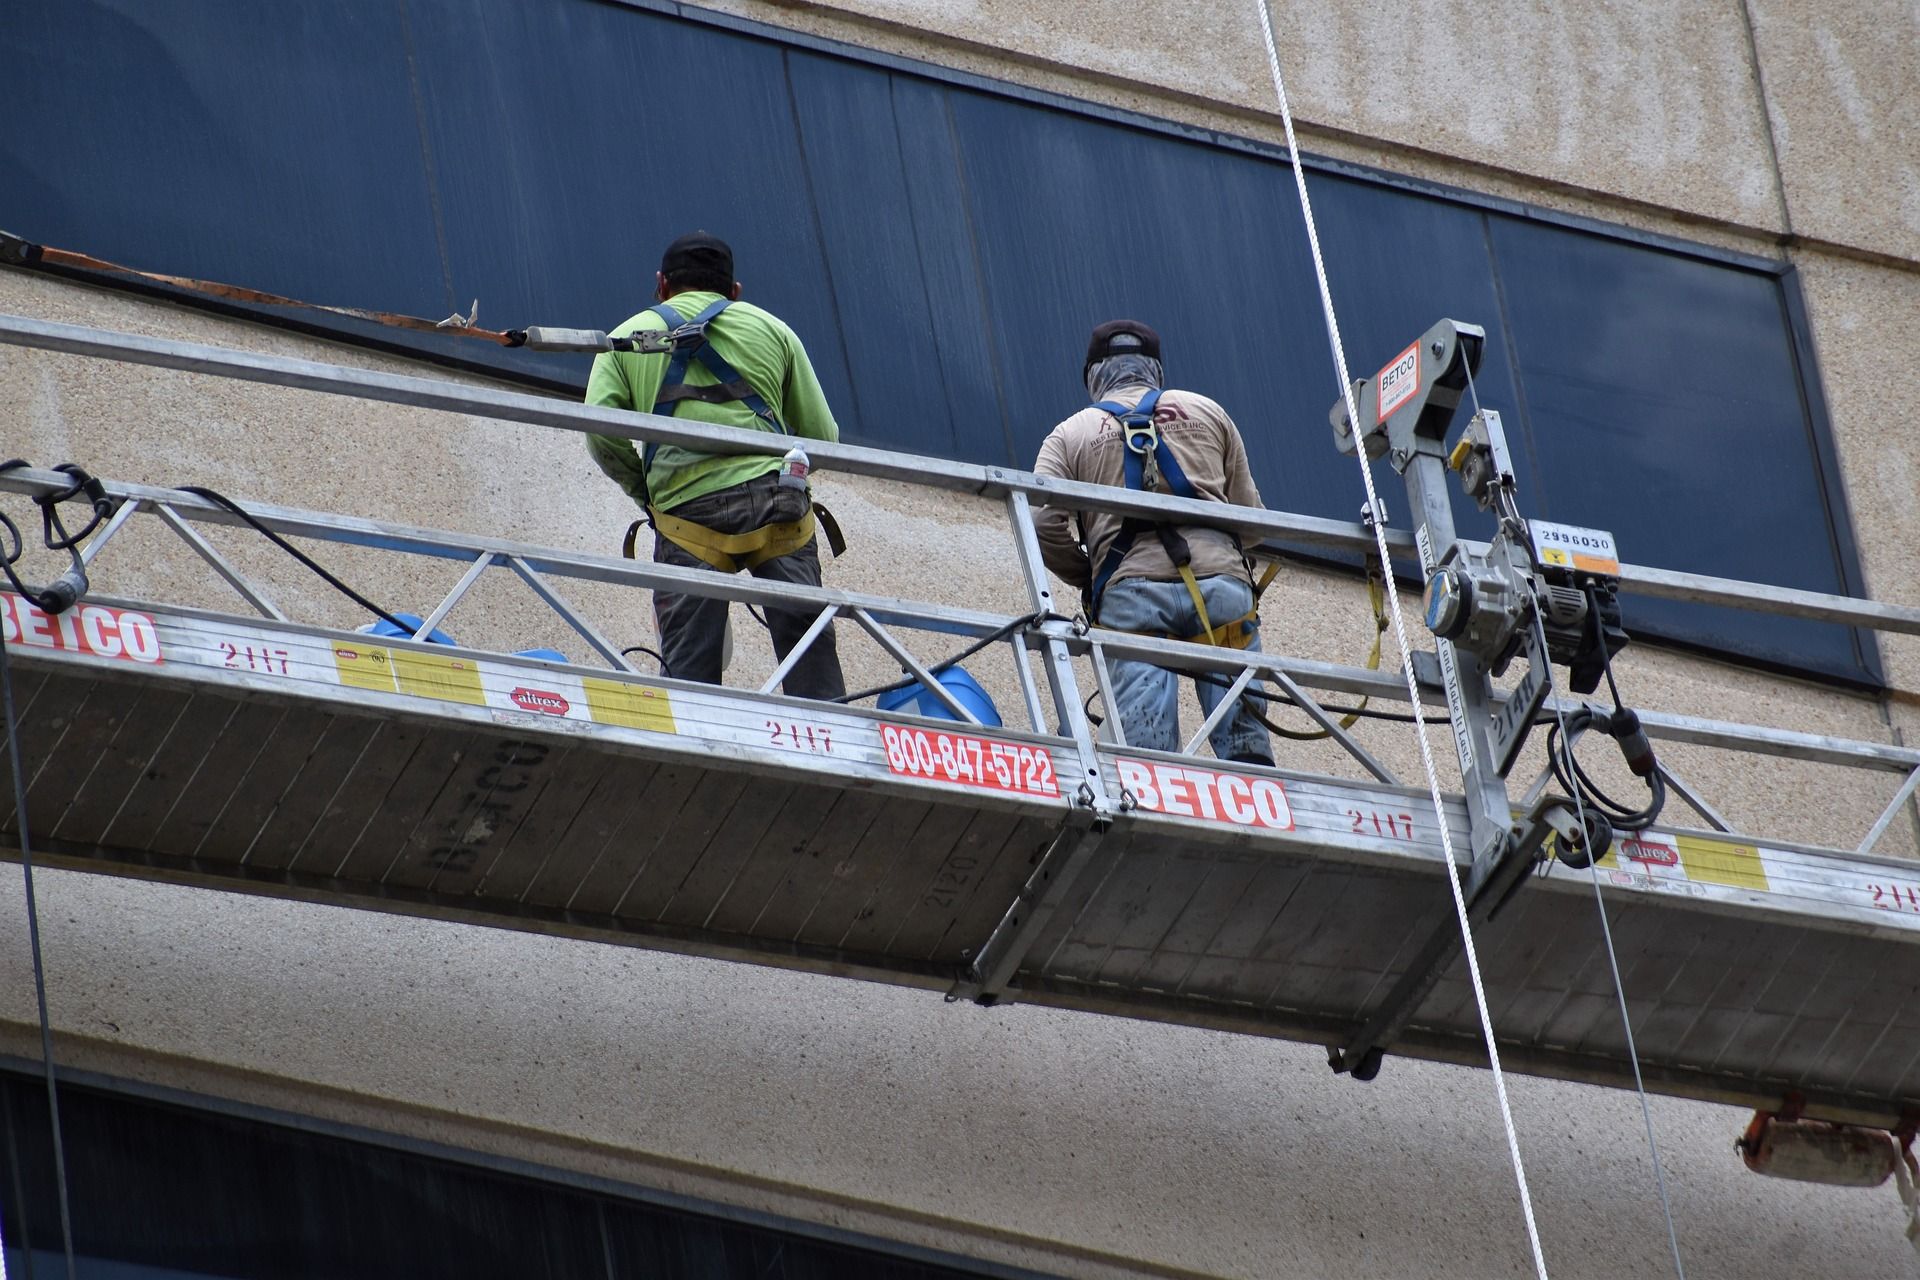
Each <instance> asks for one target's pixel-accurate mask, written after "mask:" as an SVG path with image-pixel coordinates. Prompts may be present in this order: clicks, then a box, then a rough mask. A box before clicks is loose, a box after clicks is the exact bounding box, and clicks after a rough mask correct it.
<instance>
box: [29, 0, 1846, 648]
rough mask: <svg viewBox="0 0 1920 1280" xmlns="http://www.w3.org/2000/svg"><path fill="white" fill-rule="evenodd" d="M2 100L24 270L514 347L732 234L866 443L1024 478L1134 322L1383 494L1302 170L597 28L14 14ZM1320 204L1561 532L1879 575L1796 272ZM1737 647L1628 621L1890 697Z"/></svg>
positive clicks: (783, 53)
mask: <svg viewBox="0 0 1920 1280" xmlns="http://www.w3.org/2000/svg"><path fill="white" fill-rule="evenodd" d="M730 25H731V26H734V27H737V26H738V25H739V24H738V23H731V24H730ZM0 84H4V85H5V86H6V92H7V95H8V100H7V105H8V106H9V107H10V108H11V109H12V115H11V118H10V126H11V127H10V128H9V130H8V131H7V132H6V133H4V134H0V178H3V179H4V185H0V192H4V193H5V194H4V197H3V203H0V225H5V226H7V227H8V228H9V229H11V230H15V231H18V232H20V233H22V234H25V235H27V236H29V237H30V238H34V239H39V240H44V241H46V242H49V243H53V244H57V245H62V246H66V247H72V248H77V249H82V250H85V251H88V252H92V253H95V254H98V255H101V256H104V257H109V258H117V259H120V260H123V261H127V262H129V263H130V264H132V265H136V266H142V267H148V268H151V269H155V270H161V271H166V272H171V273H175V274H181V275H201V276H206V277H210V278H215V279H225V280H231V281H235V282H239V283H245V284H250V285H255V286H258V287H262V288H266V289H271V290H274V291H277V292H282V293H287V294H291V295H294V296H299V297H307V298H310V299H313V300H315V301H320V302H329V303H338V304H345V305H353V306H365V307H378V308H385V309H392V310H401V311H410V312H413V313H416V314H423V315H429V316H431V315H438V314H442V313H443V312H444V311H447V310H452V309H455V308H464V307H465V306H466V305H467V303H468V302H469V301H470V300H472V299H474V298H476V297H477V298H478V299H480V302H481V307H482V315H481V321H482V323H484V324H487V325H489V326H491V327H506V326H512V325H521V324H528V323H550V324H563V325H573V326H586V327H606V326H610V325H612V324H614V323H616V322H618V321H620V320H622V319H624V318H625V317H626V316H628V315H630V314H632V313H633V312H635V311H637V310H639V309H640V308H641V307H642V306H644V305H645V304H646V303H647V302H648V301H650V299H651V293H652V288H653V270H654V267H655V264H656V263H657V260H658V258H657V255H658V253H659V251H660V248H661V247H662V246H663V245H664V244H665V243H666V242H667V241H668V240H670V239H671V238H673V237H674V236H675V235H678V234H680V233H682V232H684V231H687V230H691V229H693V228H695V227H706V228H708V229H711V230H713V231H716V232H718V233H720V234H722V235H724V236H726V237H727V238H728V239H729V240H730V241H732V243H733V245H734V248H735V251H736V257H737V261H738V267H739V273H740V276H741V278H742V280H743V281H744V283H745V286H746V296H747V297H749V298H750V299H752V300H753V301H756V302H759V303H761V304H762V305H765V306H767V307H768V308H769V309H771V310H773V311H774V312H776V313H777V314H779V315H781V316H783V317H784V318H785V319H787V320H788V321H789V323H791V324H792V325H793V326H794V328H795V329H796V331H798V332H799V333H800V334H801V336H802V338H803V339H804V340H805V342H806V343H807V345H808V349H809V351H810V353H811V354H812V356H813V360H814V363H815V366H816V368H817V369H818V370H819V373H820V376H821V380H822V383H823V384H824V385H825V387H826V390H827V393H828V396H829V399H830V400H831V402H832V403H833V406H834V409H835V412H836V415H837V416H838V417H839V418H840V420H841V424H842V428H843V431H844V433H845V435H846V437H847V438H848V439H851V440H857V441H861V442H866V443H873V444H882V445H888V446H892V447H896V448H905V449H911V450H919V451H925V452H928V453H935V454H942V455H946V456H951V457H959V458H964V459H968V460H971V461H978V462H993V463H1012V464H1014V465H1020V466H1025V465H1028V464H1030V463H1031V461H1032V459H1033V456H1034V453H1035V451H1036V450H1037V448H1038V445H1039V441H1040V439H1041V437H1042V436H1043V435H1044V434H1045V432H1046V431H1047V429H1048V428H1049V427H1050V426H1051V425H1052V424H1053V423H1054V422H1056V421H1058V420H1059V419H1060V418H1061V417H1063V416H1065V415H1066V414H1068V413H1070V412H1072V411H1073V410H1074V409H1075V408H1077V407H1078V406H1079V405H1080V404H1081V403H1082V402H1083V400H1084V395H1083V391H1082V389H1081V387H1080V385H1079V379H1078V374H1079V369H1080V362H1081V356H1082V352H1083V350H1084V343H1085V335H1086V333H1087V330H1088V329H1089V328H1090V327H1091V326H1092V325H1093V324H1095V323H1097V322H1099V321H1100V320H1103V319H1109V318H1112V317H1115V316H1119V315H1134V316H1138V317H1140V318H1142V319H1145V320H1148V321H1150V322H1152V323H1153V324H1154V325H1156V326H1157V327H1158V328H1159V329H1160V330H1161V332H1162V333H1163V335H1164V336H1165V338H1166V343H1167V370H1168V376H1169V379H1170V380H1171V381H1172V382H1173V383H1175V384H1177V385H1181V386H1185V387H1189V388H1192V389H1194V390H1198V391H1202V392H1205V393H1206V394H1208V395H1211V396H1212V397H1214V398H1215V399H1217V400H1219V401H1220V402H1221V403H1222V404H1223V405H1224V406H1225V407H1226V408H1227V409H1228V411H1229V412H1231V413H1232V414H1233V415H1234V417H1235V418H1236V420H1237V421H1238V422H1239V423H1240V425H1241V428H1242V431H1243V432H1244V433H1245V435H1246V437H1247V442H1248V448H1249V451H1250V454H1251V457H1252V459H1253V462H1254V467H1255V474H1256V479H1257V480H1258V481H1259V483H1260V487H1261V492H1262V495H1263V496H1264V497H1265V499H1266V501H1267V502H1268V503H1269V504H1270V505H1272V506H1275V507H1284V508H1287V509H1292V510H1298V511H1305V512H1309V513H1312V514H1319V515H1328V516H1336V517H1344V518H1351V517H1353V516H1354V514H1355V513H1356V512H1357V511H1358V509H1359V505H1360V503H1361V501H1362V497H1363V495H1362V490H1361V486H1360V484H1359V481H1358V477H1357V476H1356V475H1355V474H1354V470H1353V465H1352V463H1351V461H1350V460H1348V459H1345V458H1342V457H1340V456H1339V455H1337V454H1336V453H1335V452H1334V451H1333V449H1332V448H1331V445H1330V442H1329V435H1328V431H1327V427H1326V410H1327V407H1328V405H1329V404H1331V403H1332V401H1333V400H1334V399H1335V398H1336V396H1337V395H1338V394H1339V385H1338V380H1337V378H1336V376H1335V374H1334V367H1333V362H1332V360H1331V359H1330V358H1329V353H1328V344H1327V339H1326V335H1325V331H1324V328H1323V325H1322V320H1321V309H1320V303H1319V299H1318V295H1317V290H1316V286H1315V283H1314V279H1313V273H1312V269H1311V263H1310V260H1309V257H1308V254H1307V249H1306V237H1305V232H1304V224H1303V222H1302V219H1301V215H1300V211H1299V207H1298V202H1297V198H1296V196H1295V193H1294V187H1293V181H1292V174H1291V171H1290V170H1289V169H1288V168H1287V166H1286V165H1285V163H1284V162H1282V161H1281V160H1279V159H1276V158H1275V157H1274V156H1272V155H1271V154H1270V153H1268V152H1266V151H1263V149H1262V148H1260V147H1257V146H1254V145H1252V144H1248V143H1245V142H1244V141H1236V140H1213V139H1210V138H1208V137H1204V136H1200V135H1197V134H1195V133H1194V132H1193V131H1190V130H1188V131H1181V130H1177V129H1170V128H1154V127H1148V126H1147V125H1143V123H1142V122H1140V121H1137V120H1131V119H1129V120H1128V121H1127V122H1125V123H1116V122H1114V121H1112V120H1108V119H1101V118H1097V116H1096V115H1095V113H1093V112H1091V111H1089V110H1087V109H1082V108H1074V107H1071V106H1070V105H1062V104H1052V103H1048V102H1044V101H1040V100H1038V99H1037V98H1036V96H1035V95H1034V94H1032V93H1030V92H1014V91H1009V92H1005V93H1002V92H996V91H992V90H991V89H990V88H989V87H985V86H982V85H979V84H967V83H962V82H960V81H958V80H956V79H955V78H954V77H952V76H946V75H939V74H938V73H930V76H922V75H917V74H914V72H913V69H912V67H911V65H910V64H902V63H899V62H898V61H897V60H893V61H890V60H886V59H879V58H876V57H873V56H864V57H861V58H854V57H847V56H840V55H838V54H836V53H834V52H831V51H826V50H822V49H821V48H820V47H819V45H818V43H817V42H807V41H803V40H797V39H790V38H787V37H778V38H775V37H773V36H771V35H770V34H769V33H764V32H763V33H758V34H750V33H743V32H741V31H739V30H734V29H729V23H727V22H718V23H709V22H705V21H697V20H689V19H688V18H687V17H685V16H682V15H679V14H677V13H672V12H662V11H657V10H648V9H644V8H635V7H632V6H627V5H619V4H607V3H600V2H598V0H547V2H546V3H541V4H522V5H500V4H494V3H490V2H489V0H390V3H387V4H381V5H374V4H371V3H349V2H348V0H309V3H306V4H303V5H301V6H297V7H292V8H287V9H284V10H283V9H280V8H277V7H275V8H271V9H269V8H266V7H262V6H259V5H256V4H253V3H249V2H247V0H205V2H204V3H202V4H199V5H195V6H185V7H169V8H168V9H166V10H165V11H164V15H163V16H154V13H153V11H151V10H150V9H149V8H148V7H147V6H142V5H139V4H137V3H134V2H133V0H16V4H15V6H14V13H13V14H12V15H11V17H10V23H9V38H8V40H7V41H6V42H5V43H4V44H0ZM1216 142H1219V143H1220V144H1219V145H1215V143H1216ZM1313 191H1314V200H1315V211H1316V214H1317V217H1318V224H1319V228H1320V233H1321V236H1322V239H1323V247H1324V249H1325V254H1326V260H1327V266H1328V271H1329V275H1330V278H1331V282H1332V286H1333V290H1334V297H1335V302H1336V304H1337V306H1338V308H1339V313H1340V317H1341V321H1342V325H1343V331H1344V338H1345V346H1346V351H1347V354H1348V357H1349V363H1350V366H1351V371H1352V372H1353V373H1355V374H1359V375H1363V376H1364V375H1370V374H1371V373H1372V372H1373V371H1374V370H1375V369H1376V368H1377V367H1378V366H1379V364H1380V363H1382V362H1383V361H1385V360H1386V359H1387V358H1388V357H1390V356H1391V355H1393V354H1394V353H1395V352H1397V351H1398V350H1400V349H1401V347H1403V346H1404V345H1405V344H1406V342H1408V341H1409V340H1410V339H1411V338H1412V337H1414V336H1415V335H1417V334H1419V333H1420V332H1422V331H1424V330H1425V329H1426V327H1427V326H1428V325H1429V324H1430V323H1431V322H1432V321H1433V320H1434V319H1436V318H1438V317H1440V316H1442V315H1450V316H1453V317H1456V318H1458V319H1462V320H1468V321H1473V322H1476V323H1479V324H1482V325H1484V326H1485V327H1486V328H1487V330H1488V334H1489V339H1490V340H1489V344H1488V348H1487V352H1486V358H1485V361H1484V363H1483V366H1482V369H1481V372H1480V376H1479V383H1478V386H1479V390H1480V392H1481V396H1482V398H1483V399H1484V400H1485V401H1486V402H1487V403H1488V404H1489V405H1492V406H1495V407H1498V408H1500V409H1501V410H1502V411H1503V413H1504V414H1505V415H1506V419H1507V422H1508V427H1509V432H1510V435H1511V437H1512V440H1513V443H1514V445H1515V449H1516V455H1517V458H1516V460H1517V462H1518V463H1519V464H1520V465H1521V467H1522V471H1523V474H1522V476H1521V479H1522V482H1523V485H1524V497H1525V500H1526V504H1527V506H1528V508H1529V509H1530V510H1532V511H1535V512H1538V513H1540V514H1545V515H1548V516H1550V517H1552V518H1557V519H1563V520H1568V521H1573V522H1577V523H1591V524H1598V525H1604V526H1608V527H1612V528H1614V529H1616V531H1618V532H1619V533H1620V535H1621V538H1622V544H1623V546H1624V547H1625V549H1626V551H1627V554H1628V556H1629V558H1632V559H1636V560H1639V561H1642V562H1646V563H1656V564H1670V565H1673V566H1675V567H1679V568H1686V569H1692V570H1696V571H1701V572H1708V573H1717V574H1726V575H1729V576H1740V577H1752V578H1757V579H1761V580H1767V581H1779V582H1784V583H1789V584H1791V585H1796V586H1807V587H1813V588H1816V589H1820V590H1845V589H1847V586H1848V585H1849V584H1851V583H1852V582H1853V581H1854V578H1853V576H1851V575H1849V573H1848V572H1847V565H1848V564H1849V563H1850V559H1849V557H1850V554H1851V547H1850V542H1849V539H1850V537H1851V533H1850V531H1849V530H1848V529H1847V527H1846V518H1845V512H1844V510H1843V508H1842V507H1841V505H1840V502H1839V497H1838V491H1837V488H1836V487H1835V486H1834V485H1833V483H1832V479H1831V476H1830V474H1829V473H1830V472H1831V470H1832V466H1831V459H1830V458H1828V457H1826V453H1827V452H1830V450H1828V447H1827V444H1826V442H1825V439H1824V434H1823V433H1824V430H1825V427H1824V423H1823V422H1822V421H1821V420H1820V414H1819V411H1818V409H1817V405H1818V395H1817V393H1818V388H1817V385H1816V386H1809V385H1807V384H1806V383H1804V382H1803V378H1805V379H1811V378H1812V377H1813V375H1812V373H1811V371H1810V366H1804V365H1803V364H1801V363H1799V362H1798V360H1797V355H1798V353H1797V348H1796V347H1795V346H1794V339H1793V331H1792V326H1791V324H1790V323H1789V321H1790V315H1789V314H1788V312H1789V308H1787V307H1786V305H1785V304H1786V303H1788V302H1790V301H1791V299H1790V298H1789V297H1788V296H1787V294H1786V293H1785V292H1784V290H1783V285H1782V283H1781V281H1780V279H1779V278H1778V276H1777V275H1775V274H1772V273H1769V272H1767V271H1763V270H1756V269H1755V267H1754V265H1753V264H1751V263H1747V262H1741V263H1737V264H1736V263H1732V262H1719V261H1714V260H1712V257H1711V255H1710V254H1708V253H1706V252H1705V251H1694V252H1674V251H1672V250H1671V249H1670V247H1667V246H1656V245H1649V244H1645V243H1638V242H1634V241H1632V240H1629V239H1622V238H1613V237H1604V236H1597V235H1589V234H1583V233H1582V232H1581V231H1579V230H1576V229H1572V228H1569V227H1567V226H1564V225H1558V224H1549V223H1546V222H1541V221H1537V220H1530V219H1528V218H1525V217H1521V216H1517V215H1516V214H1515V213H1513V212H1511V211H1510V210H1507V209H1505V208H1504V207H1495V206H1494V205H1489V204H1483V205H1481V206H1476V205H1474V204H1473V203H1472V202H1471V201H1468V200H1466V199H1463V198H1457V197H1453V196H1449V195H1447V194H1446V193H1427V192H1423V191H1419V190H1416V189H1413V188H1410V187H1409V186H1408V185H1407V184H1405V183H1393V182H1383V181H1375V180H1371V179H1369V178H1367V177H1366V176H1365V175H1362V174H1358V173H1349V172H1340V173H1334V172H1329V171H1324V170H1323V171H1321V172H1316V173H1315V175H1314V177H1313ZM324 323H328V324H331V323H332V322H331V321H327V322H324ZM338 328H339V329H340V331H341V332H343V333H345V334H347V335H349V336H356V337H365V336H366V335H367V334H368V333H369V331H370V330H369V327H367V326H362V325H356V324H354V323H353V322H342V323H341V324H340V325H339V326H338ZM381 332H382V336H383V337H384V338H386V339H387V340H388V341H392V342H395V343H398V344H400V345H405V346H411V347H413V348H415V349H418V350H422V351H425V352H430V353H433V354H435V355H437V356H440V357H443V358H445V357H447V356H449V355H457V356H458V357H460V358H464V359H466V360H468V361H473V362H477V363H480V364H482V365H484V366H486V367H491V368H494V369H497V370H499V371H501V372H503V373H510V374H515V375H520V376H531V377H539V378H542V379H547V380H558V381H561V382H563V383H566V382H570V383H572V384H573V385H576V386H577V385H579V383H580V382H582V381H583V380H584V377H585V365H586V362H585V361H584V360H581V359H576V358H569V357H554V356H541V355H533V354H529V353H525V352H511V351H503V350H500V349H497V348H492V347H488V346H485V345H482V344H478V343H470V342H469V343H457V342H454V341H451V340H447V339H440V338H435V337H432V336H416V335H408V334H399V333H396V332H395V331H391V330H386V331H381ZM1516 365H1517V368H1516ZM1803 368H1806V369H1807V370H1808V371H1807V372H1805V373H1804V374H1803V373H1802V372H1801V371H1802V369H1803ZM1463 416H1464V415H1463ZM1381 478H1382V479H1383V480H1384V479H1385V475H1384V469H1383V471H1382V473H1381ZM1386 491H1387V494H1388V496H1389V506H1390V510H1391V509H1393V501H1392V499H1393V498H1394V497H1395V496H1397V495H1398V494H1399V492H1400V490H1399V486H1398V485H1397V483H1396V484H1388V485H1387V486H1386ZM1395 514H1398V515H1401V516H1402V517H1404V512H1396V513H1395ZM1460 516H1461V525H1462V528H1463V529H1464V530H1466V531H1468V532H1478V533H1481V534H1483V535H1484V533H1485V532H1486V531H1487V529H1488V527H1489V526H1488V525H1487V523H1486V522H1485V521H1484V520H1483V519H1482V518H1481V517H1479V516H1478V515H1477V513H1473V512H1469V511H1465V510H1462V511H1461V512H1460ZM1723 618H1724V615H1715V614H1710V613H1705V612H1703V611H1699V610H1689V609H1686V608H1683V607H1681V606H1667V605H1655V604H1651V603H1647V602H1639V601H1636V602H1635V604H1634V607H1633V615H1632V617H1630V619H1629V621H1630V623H1631V624H1632V625H1633V626H1634V627H1635V628H1636V630H1638V631H1640V632H1641V633H1643V634H1647V635H1662V636H1669V637H1672V638H1676V639H1680V640H1684V641H1690V642H1697V643H1703V644H1710V645H1712V646H1714V647H1716V648H1722V649H1732V650H1735V651H1738V652H1742V653H1747V654H1751V655H1753V656H1756V657H1759V658H1762V659H1764V660H1767V661H1771V662H1779V663H1784V664H1787V665H1791V666H1797V667H1800V668H1802V669H1807V670H1812V671H1817V672H1820V673H1822V674H1827V675H1834V676H1838V677H1841V678H1845V679H1863V678H1864V679H1867V680H1872V679H1876V678H1877V670H1876V668H1875V667H1874V665H1873V661H1872V656H1871V653H1870V652H1864V651H1862V650H1861V649H1860V647H1859V646H1858V643H1857V641H1856V639H1855V637H1853V636H1852V635H1851V634H1850V633H1847V632H1845V631H1843V630H1842V629H1840V628H1833V627H1809V626H1802V625H1798V624H1791V623H1785V622H1778V623H1776V622H1770V621H1759V622H1743V624H1742V627H1741V629H1740V630H1739V631H1738V632H1737V633H1734V632H1732V631H1730V629H1729V628H1728V627H1727V626H1726V625H1725V623H1724V621H1723V620H1721V621H1717V619H1723Z"/></svg>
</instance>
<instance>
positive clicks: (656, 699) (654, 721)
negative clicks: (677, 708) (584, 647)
mask: <svg viewBox="0 0 1920 1280" xmlns="http://www.w3.org/2000/svg"><path fill="white" fill-rule="evenodd" d="M580 683H581V684H583V685H585V686H586V689H587V710H588V711H589V712H590V713H591V714H592V716H593V718H594V719H595V720H596V721H598V722H599V723H601V724H615V725H619V726H620V727H622V728H625V729H651V730H653V731H654V732H655V733H673V732H675V730H674V727H673V702H672V700H671V699H669V698H668V697H667V691H666V690H665V689H648V688H644V687H642V686H639V685H631V684H620V683H618V682H616V681H613V680H595V679H594V678H593V677H592V676H587V677H585V678H584V679H582V680H581V681H580Z"/></svg>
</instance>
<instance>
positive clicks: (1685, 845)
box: [1674, 836, 1772, 893]
mask: <svg viewBox="0 0 1920 1280" xmlns="http://www.w3.org/2000/svg"><path fill="white" fill-rule="evenodd" d="M1674 843H1675V844H1677V845H1679V846H1680V865H1681V866H1683V867H1685V868H1686V869H1687V879H1689V880H1698V881H1700V882H1702V883H1704V884H1724V885H1728V886H1730V887H1732V888H1735V889H1758V890H1760V891H1761V892H1762V893H1764V892H1766V891H1767V890H1768V889H1770V888H1771V887H1772V886H1771V885H1769V884H1768V883H1767V869H1766V867H1765V866H1763V865H1762V864H1761V862H1760V851H1759V850H1758V849H1756V848H1754V847H1753V846H1752V845H1750V844H1730V843H1728V842H1726V841H1724V840H1706V839H1702V838H1701V837H1700V836H1676V837H1674Z"/></svg>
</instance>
